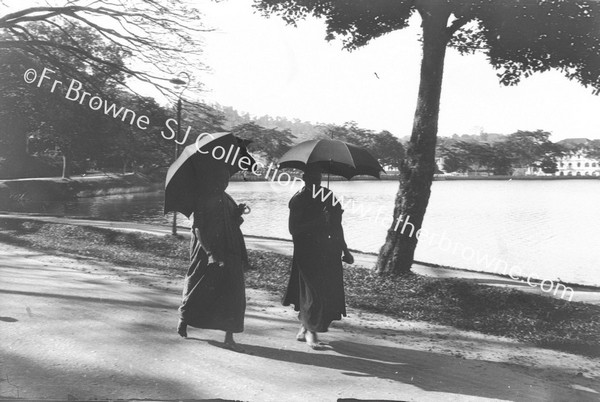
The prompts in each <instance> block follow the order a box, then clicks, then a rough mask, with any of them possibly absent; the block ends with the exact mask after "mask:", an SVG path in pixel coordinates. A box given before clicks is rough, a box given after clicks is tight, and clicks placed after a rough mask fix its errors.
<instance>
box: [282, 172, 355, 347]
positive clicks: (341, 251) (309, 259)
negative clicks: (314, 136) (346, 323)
mask: <svg viewBox="0 0 600 402" xmlns="http://www.w3.org/2000/svg"><path fill="white" fill-rule="evenodd" d="M302 179H303V180H304V182H305V185H304V187H303V188H302V189H301V190H300V191H299V192H297V193H296V194H295V195H294V196H293V197H292V199H291V200H290V202H289V208H290V217H289V231H290V233H291V235H292V238H293V242H294V256H293V262H292V270H291V275H290V279H289V282H288V287H287V291H286V293H285V296H284V298H283V305H284V306H289V305H290V304H293V305H294V309H295V310H296V311H299V314H298V319H299V320H300V323H301V325H300V330H299V332H298V334H297V336H296V339H297V340H299V341H305V342H306V343H307V344H308V346H309V347H311V348H312V349H321V347H322V344H320V343H319V340H318V337H317V333H319V332H327V330H328V328H329V325H330V324H331V322H332V321H334V320H341V319H342V316H346V302H345V296H344V281H343V272H342V261H345V262H347V263H349V264H352V263H353V262H354V257H353V256H352V254H351V253H350V251H349V250H348V246H347V245H346V241H345V240H344V231H343V228H342V213H343V210H342V208H341V206H340V205H339V203H338V202H337V200H336V199H335V198H334V195H333V193H331V190H329V189H328V188H324V187H321V170H320V169H319V168H318V167H315V166H310V167H308V168H307V169H306V172H305V173H304V175H303V176H302Z"/></svg>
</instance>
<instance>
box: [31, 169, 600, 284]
mask: <svg viewBox="0 0 600 402" xmlns="http://www.w3.org/2000/svg"><path fill="white" fill-rule="evenodd" d="M330 187H331V188H332V190H333V191H334V192H335V194H336V195H337V196H338V197H344V200H343V202H344V203H345V210H346V212H345V213H344V230H345V234H346V240H347V243H348V245H349V247H350V248H352V249H357V250H362V251H368V252H377V251H378V250H379V247H381V245H382V244H383V242H384V239H385V234H386V231H387V229H388V228H389V226H390V224H391V220H392V216H391V214H392V210H393V204H394V197H395V194H396V191H397V188H398V183H397V182H395V181H350V182H347V181H336V182H331V184H330ZM296 189H297V188H291V187H289V186H288V187H286V186H281V185H279V184H277V183H271V182H232V183H231V184H230V186H229V188H228V190H227V191H228V193H229V194H231V196H232V197H233V198H234V199H235V200H236V201H237V202H238V203H240V202H244V203H247V204H249V205H250V207H251V208H252V212H251V213H250V214H249V215H245V216H244V218H245V223H244V224H243V226H242V229H243V232H244V233H246V234H251V235H261V236H272V237H278V238H284V239H289V238H290V235H289V233H288V229H287V219H288V201H289V199H290V197H291V196H292V195H293V193H294V192H295V191H296ZM162 202H163V196H162V194H161V193H152V194H131V195H125V196H109V197H96V198H89V199H80V200H78V201H76V202H70V203H66V204H54V205H48V206H46V209H45V211H44V212H46V213H49V214H58V215H66V216H85V217H94V218H99V219H109V220H128V221H138V222H146V223H160V224H169V223H170V222H171V216H170V215H167V216H164V215H163V214H162V208H163V204H162ZM599 202H600V180H582V181H579V180H564V181H562V180H561V181H520V180H511V181H487V180H486V181H479V180H478V181H435V182H434V183H433V187H432V194H431V199H430V202H429V207H428V209H427V214H426V216H425V222H424V224H423V230H424V231H427V233H428V234H430V236H429V237H423V238H422V239H421V241H420V242H419V245H418V247H417V251H416V257H415V258H416V259H417V260H419V261H425V262H430V263H436V264H441V265H446V266H452V267H459V268H465V269H472V270H478V271H493V270H494V266H495V264H497V265H498V266H500V267H503V264H504V263H506V264H507V265H508V266H509V267H512V266H514V265H518V266H519V268H520V272H521V274H522V275H525V276H527V275H529V274H531V275H532V277H534V278H539V279H550V280H560V281H562V282H574V283H581V284H587V285H597V286H598V285H600V207H599V205H600V203H599ZM38 212H40V211H38ZM409 222H410V219H409ZM178 223H179V224H180V225H183V226H189V224H190V222H189V221H188V220H187V219H186V218H185V217H183V216H182V215H180V216H179V222H178ZM401 227H402V226H400V228H401ZM409 231H410V226H409V225H407V226H406V233H408V232H409ZM513 272H517V271H516V269H515V271H513Z"/></svg>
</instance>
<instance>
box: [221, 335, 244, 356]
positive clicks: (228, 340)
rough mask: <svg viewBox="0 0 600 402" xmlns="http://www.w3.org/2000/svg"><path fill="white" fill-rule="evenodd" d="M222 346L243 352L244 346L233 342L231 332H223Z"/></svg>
mask: <svg viewBox="0 0 600 402" xmlns="http://www.w3.org/2000/svg"><path fill="white" fill-rule="evenodd" d="M223 346H225V348H226V349H229V350H233V351H234V352H238V353H244V352H245V350H244V348H242V347H241V346H240V345H238V344H237V343H235V341H234V340H233V332H225V341H223Z"/></svg>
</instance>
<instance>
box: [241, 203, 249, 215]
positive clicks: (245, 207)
mask: <svg viewBox="0 0 600 402" xmlns="http://www.w3.org/2000/svg"><path fill="white" fill-rule="evenodd" d="M239 206H240V207H241V210H242V215H248V214H249V213H250V212H252V209H250V207H249V206H248V205H246V204H240V205H239Z"/></svg>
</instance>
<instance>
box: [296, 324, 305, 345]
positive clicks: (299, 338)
mask: <svg viewBox="0 0 600 402" xmlns="http://www.w3.org/2000/svg"><path fill="white" fill-rule="evenodd" d="M296 340H297V341H299V342H306V328H304V325H300V330H299V331H298V334H297V335H296Z"/></svg>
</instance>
